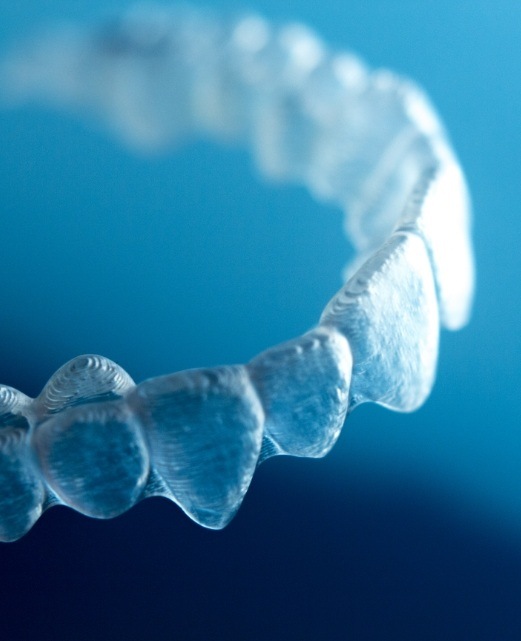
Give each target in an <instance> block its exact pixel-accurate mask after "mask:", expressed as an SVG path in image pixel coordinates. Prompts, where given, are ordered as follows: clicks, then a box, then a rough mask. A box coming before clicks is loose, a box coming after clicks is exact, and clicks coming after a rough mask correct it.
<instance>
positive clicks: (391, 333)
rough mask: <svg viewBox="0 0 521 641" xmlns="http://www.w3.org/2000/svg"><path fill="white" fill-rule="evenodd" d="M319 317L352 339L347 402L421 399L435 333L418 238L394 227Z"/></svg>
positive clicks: (407, 404)
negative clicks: (391, 232) (381, 244)
mask: <svg viewBox="0 0 521 641" xmlns="http://www.w3.org/2000/svg"><path fill="white" fill-rule="evenodd" d="M321 323H322V324H323V325H326V326H332V327H335V328H336V329H337V330H338V331H339V332H341V333H342V334H344V335H345V336H346V337H347V339H348V341H349V345H350V347H351V351H352V354H353V374H352V380H351V394H350V395H351V401H350V403H351V405H352V406H355V405H357V404H358V403H362V402H365V401H374V402H375V403H379V404H381V405H384V406H385V407H388V408H391V409H394V410H399V411H404V412H408V411H412V410H414V409H416V408H417V407H419V406H420V405H421V404H422V403H423V402H424V401H425V399H426V398H427V396H428V394H429V392H430V390H431V387H432V384H433V381H434V375H435V370H436V361H437V356H438V338H439V314H438V303H437V300H436V292H435V287H434V279H433V276H432V268H431V265H430V261H429V257H428V254H427V250H426V248H425V244H424V242H423V240H422V239H421V238H420V237H419V236H416V235H415V234H411V233H396V234H393V235H392V236H391V238H390V239H389V241H387V242H386V243H385V245H384V246H383V247H382V248H381V249H380V250H379V251H378V252H377V253H376V254H375V255H374V256H373V257H371V258H370V259H369V260H368V261H367V262H366V263H365V264H364V265H363V266H362V267H361V268H360V269H359V270H358V271H357V272H356V274H355V275H354V276H353V277H352V278H351V279H350V280H349V281H348V282H347V284H346V285H345V287H343V288H342V289H341V290H340V291H339V292H338V294H337V295H336V296H335V297H334V298H333V299H332V300H331V301H330V302H329V304H328V305H327V307H326V309H325V310H324V312H323V314H322V317H321Z"/></svg>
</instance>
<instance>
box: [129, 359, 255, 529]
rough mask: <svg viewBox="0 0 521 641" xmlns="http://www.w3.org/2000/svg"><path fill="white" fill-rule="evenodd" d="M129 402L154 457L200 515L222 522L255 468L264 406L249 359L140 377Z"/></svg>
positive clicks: (175, 492) (175, 491)
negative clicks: (245, 362)
mask: <svg viewBox="0 0 521 641" xmlns="http://www.w3.org/2000/svg"><path fill="white" fill-rule="evenodd" d="M128 402H129V403H130V405H131V407H132V408H133V409H134V411H135V412H136V413H137V414H138V415H139V416H140V419H141V421H142V423H143V425H144V428H145V430H146V436H147V439H148V441H149V444H150V454H151V460H152V465H153V466H154V467H155V468H156V470H157V471H158V473H159V474H160V476H161V477H162V479H163V481H164V482H165V484H166V486H167V487H168V489H169V490H170V492H171V493H172V497H173V498H174V500H175V501H176V503H178V505H180V507H181V508H182V509H183V510H184V511H185V512H186V513H187V514H188V515H189V516H190V517H191V518H193V519H194V520H195V521H197V522H198V523H200V524H201V525H204V526H206V527H209V528H215V529H217V528H222V527H224V526H225V525H226V524H227V523H228V522H229V521H230V519H231V518H232V517H233V515H234V514H235V512H236V511H237V509H238V507H239V505H240V503H241V501H242V499H243V496H244V494H245V492H246V490H247V489H248V486H249V484H250V481H251V478H252V476H253V473H254V471H255V466H256V464H257V459H258V457H259V451H260V446H261V440H262V431H263V419H264V413H263V410H262V406H261V403H260V401H259V399H258V397H257V394H256V393H255V390H254V389H253V387H252V385H251V382H250V380H249V377H248V374H247V372H246V369H245V368H244V367H242V366H230V367H217V368H213V369H200V370H188V371H185V372H179V373H176V374H172V375H169V376H163V377H159V378H154V379H151V380H149V381H145V382H144V383H141V384H139V385H138V386H137V387H136V388H135V390H133V391H132V392H131V393H130V394H129V396H128Z"/></svg>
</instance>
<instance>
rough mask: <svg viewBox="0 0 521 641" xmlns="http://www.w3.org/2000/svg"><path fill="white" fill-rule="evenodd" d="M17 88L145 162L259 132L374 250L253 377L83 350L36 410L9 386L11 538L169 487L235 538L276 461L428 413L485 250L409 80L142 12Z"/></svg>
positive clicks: (37, 57) (175, 13)
mask: <svg viewBox="0 0 521 641" xmlns="http://www.w3.org/2000/svg"><path fill="white" fill-rule="evenodd" d="M2 86H3V89H4V92H5V93H7V94H8V95H9V97H10V98H11V99H12V101H13V102H14V103H19V102H24V101H28V100H33V99H34V100H37V101H39V102H47V103H50V104H52V105H53V106H57V107H64V108H66V109H68V110H73V111H80V112H82V113H83V112H87V113H90V114H94V115H95V116H96V117H97V118H98V119H99V120H101V121H102V122H103V123H105V124H106V125H107V126H108V127H109V128H110V129H111V130H112V131H113V132H114V133H115V134H116V135H117V136H118V137H119V138H121V139H122V140H123V142H125V143H127V144H129V145H130V146H132V147H135V148H137V149H138V150H144V151H146V150H149V149H155V148H168V147H169V146H172V145H174V144H175V143H176V142H177V141H178V140H179V139H182V138H184V137H187V136H190V135H192V134H195V135H205V136H210V137H213V138H217V139H224V140H229V139H231V140H238V141H242V142H244V143H246V144H247V145H248V146H249V148H250V149H251V150H252V153H253V156H254V159H255V162H256V164H257V166H258V169H259V172H260V174H261V175H262V176H264V177H266V178H269V179H276V180H283V181H287V182H298V183H302V184H305V185H306V186H307V187H308V188H309V190H310V192H311V193H312V194H313V195H314V196H315V197H316V198H317V199H319V200H325V201H328V202H332V203H335V204H337V205H339V206H340V207H342V208H343V209H344V210H345V211H346V224H345V228H346V232H347V235H348V237H349V238H350V240H351V242H352V244H353V246H354V248H355V249H356V250H357V252H358V258H357V259H355V263H354V264H353V265H351V266H348V268H347V269H346V273H347V283H346V285H345V286H344V287H343V288H342V289H341V290H340V291H339V292H338V293H337V294H336V296H334V298H333V299H332V300H331V301H330V302H329V303H328V305H327V306H326V308H325V310H324V312H323V314H322V316H321V318H320V320H319V323H318V325H317V326H316V327H314V328H313V329H311V330H310V331H309V332H307V333H306V334H304V335H303V336H300V337H299V338H296V339H294V340H292V341H289V342H287V343H284V344H282V345H278V346H276V347H274V348H272V349H268V350H267V351H265V352H263V353H262V354H260V355H258V356H256V357H255V358H254V359H253V360H251V361H250V362H249V363H247V364H246V365H234V366H223V367H217V368H210V369H196V370H187V371H183V372H177V373H174V374H170V375H167V376H162V377H159V378H153V379H150V380H147V381H144V382H143V383H140V384H137V385H136V384H135V383H134V382H133V380H132V379H131V378H130V376H129V375H128V374H127V373H126V372H125V371H124V370H123V369H122V368H121V367H119V366H118V365H117V364H115V363H113V362H112V361H110V360H109V359H106V358H104V357H101V356H94V355H87V356H80V357H78V358H75V359H73V360H72V361H70V362H69V363H67V364H66V365H64V366H63V367H62V368H61V369H59V370H58V372H56V373H55V374H54V375H53V376H52V378H51V379H50V380H49V382H48V383H47V384H46V386H45V387H44V389H43V391H42V392H41V394H40V395H39V396H38V397H37V398H36V399H31V398H28V397H27V396H25V395H24V394H22V393H21V392H19V391H17V390H14V389H12V388H10V387H7V386H0V482H1V487H2V493H1V496H0V540H3V541H13V540H16V539H18V538H19V537H21V536H23V535H24V534H25V533H26V532H27V531H28V530H29V529H30V528H31V527H32V525H33V524H34V523H35V521H36V520H37V519H38V517H39V516H40V514H41V513H42V511H43V510H44V509H46V508H47V507H49V506H51V505H55V504H65V505H68V506H70V507H72V508H74V509H75V510H78V511H79V512H81V513H83V514H86V515H89V516H93V517H98V518H110V517H113V516H116V515H118V514H121V513H122V512H124V511H125V510H127V509H129V508H130V507H131V506H132V505H134V504H135V503H136V502H137V501H139V500H141V499H143V498H146V497H147V496H153V495H162V496H166V497H168V498H170V499H172V500H173V501H174V502H176V503H177V504H178V505H179V506H180V507H181V508H182V509H183V510H184V511H185V512H186V513H187V514H188V515H189V516H190V517H191V518H192V519H194V520H195V521H196V522H198V523H200V524H201V525H204V526H206V527H210V528H221V527H224V526H225V525H226V524H227V523H228V522H229V521H230V519H231V518H232V517H233V515H234V514H235V512H236V511H237V509H238V507H239V505H240V503H241V501H242V499H243V497H244V494H245V492H246V491H247V489H248V486H249V483H250V481H251V478H252V476H253V473H254V471H255V468H256V466H257V465H258V464H259V462H260V461H262V460H264V459H265V458H267V457H269V456H272V455H275V454H290V455H294V456H305V457H321V456H324V455H325V454H326V453H327V452H328V451H329V450H330V449H331V448H332V447H333V445H334V444H335V442H336V440H337V438H338V436H339V433H340V431H341V429H342V426H343V424H344V421H345V418H346V415H347V413H348V412H349V411H351V410H352V409H353V408H354V407H356V406H357V405H358V404H360V403H363V402H367V401H370V402H375V403H379V404H381V405H384V406H385V407H388V408H390V409H393V410H398V411H404V412H409V411H412V410H414V409H416V408H418V407H419V406H420V405H421V404H422V403H423V402H424V400H425V399H426V397H427V396H428V394H429V392H430V390H431V387H432V385H433V381H434V377H435V369H436V361H437V355H438V338H439V328H440V324H441V325H442V326H445V327H446V328H448V329H458V328H460V327H462V326H463V325H464V324H465V323H466V322H467V320H468V317H469V313H470V307H471V302H472V295H473V259H472V250H471V245H470V240H469V228H470V213H469V211H470V210H469V203H468V196H467V190H466V185H465V181H464V178H463V175H462V172H461V169H460V167H459V164H458V162H457V160H456V158H455V156H454V153H453V151H452V149H451V147H450V144H449V142H448V140H447V136H446V134H445V132H444V130H443V127H442V125H441V124H440V121H439V119H438V117H437V116H436V113H435V111H434V109H433V108H432V106H431V105H430V104H429V102H428V100H427V98H426V97H425V95H424V94H423V93H422V91H421V90H420V89H419V88H418V87H416V86H415V85H414V84H413V83H411V82H410V81H408V80H405V79H403V78H400V77H398V76H396V75H394V74H393V73H391V72H389V71H382V70H377V71H370V70H369V69H367V67H366V66H365V65H364V64H363V63H362V62H361V61H360V60H359V59H358V58H356V57H355V56H353V55H352V54H346V53H335V52H331V51H329V50H328V49H327V47H326V46H325V45H324V44H323V43H322V42H320V41H319V40H318V39H317V37H316V36H315V35H314V34H312V33H311V32H310V31H308V30H307V29H306V28H304V27H302V26H300V25H295V24H290V25H286V26H280V27H273V26H270V25H269V24H268V23H266V22H265V21H264V20H263V19H261V18H259V17H257V16H246V17H242V18H239V19H231V20H221V19H218V18H216V17H215V16H213V15H211V14H208V13H202V12H197V11H191V10H186V9H183V10H182V11H180V10H176V9H167V8H158V7H149V8H144V7H140V8H139V9H135V10H131V11H130V12H129V13H128V14H127V15H125V16H123V17H122V18H121V19H120V20H119V21H117V22H113V23H111V24H110V25H109V26H105V27H104V28H102V29H94V30H92V31H90V32H89V31H87V32H82V31H75V30H64V31H62V32H59V31H58V32H56V33H52V34H50V35H49V36H46V35H43V36H42V37H41V38H39V39H38V38H37V39H35V40H33V41H31V42H29V43H27V44H26V45H25V46H24V47H21V48H20V49H19V50H18V51H15V52H14V53H13V54H12V55H11V56H10V57H8V58H7V59H6V60H5V63H4V64H3V67H2Z"/></svg>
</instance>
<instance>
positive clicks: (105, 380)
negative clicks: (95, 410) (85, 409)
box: [32, 354, 134, 421]
mask: <svg viewBox="0 0 521 641" xmlns="http://www.w3.org/2000/svg"><path fill="white" fill-rule="evenodd" d="M132 387H134V381H133V380H132V379H131V378H130V376H129V375H128V374H127V372H126V371H125V370H124V369H123V368H122V367H120V366H119V365H117V364H116V363H114V361H111V360H110V359H108V358H105V357H104V356H98V355H96V354H85V355H83V356H77V357H76V358H73V359H72V360H70V361H69V362H68V363H65V365H63V366H62V367H60V369H59V370H58V371H57V372H55V373H54V374H53V375H52V377H51V378H50V379H49V381H48V382H47V384H46V385H45V387H44V388H43V390H42V392H41V393H40V394H39V395H38V397H37V398H36V399H35V400H34V403H33V404H32V413H33V415H34V416H35V419H36V421H42V420H45V418H47V417H48V416H49V415H51V414H56V413H57V412H62V411H63V410H65V409H67V408H68V407H74V406H75V405H84V404H85V403H95V402H96V401H102V400H110V399H117V398H120V397H121V396H123V395H124V394H125V393H126V392H127V391H128V390H129V389H130V388H132Z"/></svg>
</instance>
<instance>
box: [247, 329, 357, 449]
mask: <svg viewBox="0 0 521 641" xmlns="http://www.w3.org/2000/svg"><path fill="white" fill-rule="evenodd" d="M351 368H352V358H351V350H350V348H349V345H348V342H347V340H346V339H345V338H344V336H342V335H341V334H339V333H338V332H337V331H335V330H334V329H333V328H327V327H319V328H317V329H314V330H311V331H310V332H308V333H307V334H304V336H300V337H299V338H296V339H295V340H292V341H289V342H287V343H283V344H282V345H277V346H276V347H273V348H271V349H268V350H266V351H265V352H263V353H262V354H259V355H258V356H257V357H256V358H254V359H253V360H252V361H251V362H250V363H249V364H248V370H249V372H250V377H251V379H252V381H253V384H254V385H255V387H256V389H257V391H258V393H259V396H260V398H261V401H262V404H263V407H264V410H265V412H266V423H265V438H268V439H270V441H271V442H272V444H273V445H272V448H271V451H270V449H269V448H266V447H265V448H264V449H265V451H266V454H265V455H264V456H263V458H267V454H268V453H269V454H270V455H273V454H291V455H292V456H306V457H320V456H325V455H326V454H327V453H328V452H329V450H330V449H331V448H332V447H333V445H334V444H335V442H336V440H337V438H338V436H339V434H340V430H341V429H342V426H343V424H344V421H345V417H346V413H347V407H348V397H349V383H350V380H351Z"/></svg>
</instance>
